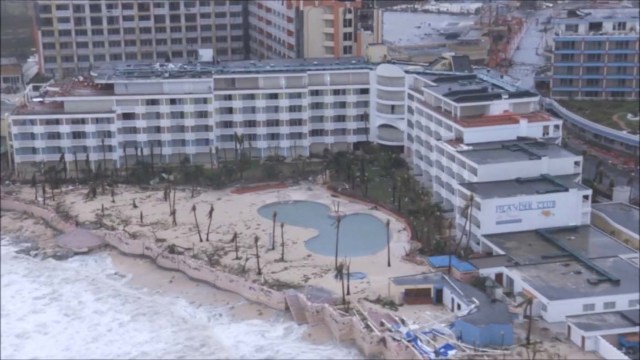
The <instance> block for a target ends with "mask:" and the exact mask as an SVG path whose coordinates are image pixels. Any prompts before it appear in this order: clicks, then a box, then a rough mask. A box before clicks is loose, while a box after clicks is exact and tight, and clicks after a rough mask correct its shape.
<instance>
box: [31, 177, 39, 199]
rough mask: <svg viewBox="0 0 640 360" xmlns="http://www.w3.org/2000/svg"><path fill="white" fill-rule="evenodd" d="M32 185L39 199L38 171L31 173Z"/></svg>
mask: <svg viewBox="0 0 640 360" xmlns="http://www.w3.org/2000/svg"><path fill="white" fill-rule="evenodd" d="M31 187H32V188H33V190H34V191H33V192H34V193H35V194H36V201H38V182H37V181H36V173H33V175H31Z"/></svg>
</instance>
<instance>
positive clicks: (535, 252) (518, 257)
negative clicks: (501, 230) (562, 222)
mask: <svg viewBox="0 0 640 360" xmlns="http://www.w3.org/2000/svg"><path fill="white" fill-rule="evenodd" d="M545 230H546V231H547V232H548V233H549V234H550V235H551V236H553V237H554V238H555V239H556V241H558V242H559V243H560V244H562V245H563V246H566V247H568V248H569V249H570V250H571V251H573V252H575V253H577V254H579V255H581V256H584V257H586V258H589V259H596V258H604V257H612V256H618V255H629V254H634V253H635V251H634V250H633V249H631V248H629V247H627V246H626V245H624V244H623V243H621V242H620V241H618V240H617V239H614V238H612V237H611V236H609V235H607V234H605V233H604V232H602V231H600V230H598V229H596V228H594V227H593V226H591V225H583V226H578V227H571V228H556V229H545ZM484 238H485V239H487V241H489V242H490V243H491V244H493V245H494V246H496V247H497V248H498V249H500V251H502V252H504V253H505V255H506V256H508V257H509V258H510V259H512V260H513V261H512V262H509V261H507V263H506V264H507V265H506V266H515V265H531V264H543V263H551V262H559V261H568V260H572V259H574V256H572V255H571V254H570V253H568V252H566V251H565V250H564V249H562V248H561V247H559V246H558V245H556V244H553V243H551V242H550V241H548V240H546V238H545V237H544V236H543V235H542V234H541V232H540V231H538V230H531V231H519V232H512V233H505V234H494V235H484ZM475 260H480V259H470V260H469V262H471V263H472V264H474V265H475V263H474V261H475ZM636 272H637V270H636Z"/></svg>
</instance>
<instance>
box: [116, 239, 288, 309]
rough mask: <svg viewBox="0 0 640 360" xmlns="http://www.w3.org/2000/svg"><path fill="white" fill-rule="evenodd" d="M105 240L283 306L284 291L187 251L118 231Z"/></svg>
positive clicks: (251, 297) (276, 306) (256, 299)
mask: <svg viewBox="0 0 640 360" xmlns="http://www.w3.org/2000/svg"><path fill="white" fill-rule="evenodd" d="M105 241H106V242H107V243H109V244H110V245H112V246H114V247H116V248H117V249H118V250H120V251H122V252H125V253H127V254H131V255H144V256H147V257H149V258H151V259H153V260H154V261H155V263H156V264H157V265H158V266H161V267H163V268H167V269H172V270H178V271H182V272H183V273H185V274H187V275H189V276H190V277H192V278H194V279H197V280H201V281H204V282H207V283H209V284H211V285H213V286H215V287H218V288H220V289H223V290H227V291H231V292H234V293H236V294H239V295H241V296H242V297H244V298H246V299H247V300H250V301H254V302H257V303H261V304H264V305H266V306H269V307H271V308H274V309H277V310H285V301H284V294H283V293H282V292H280V291H275V290H272V289H269V288H267V287H264V286H261V285H258V284H254V283H251V282H249V281H247V280H245V279H243V278H241V277H238V276H235V275H231V274H228V273H226V272H224V271H220V270H216V269H214V268H212V267H210V266H208V265H207V264H206V263H205V262H203V261H202V260H197V259H194V258H191V257H189V256H188V255H172V254H169V253H166V252H163V250H162V249H161V248H159V247H158V246H157V245H156V244H155V243H154V242H151V241H144V240H132V239H130V238H129V237H128V236H127V235H126V234H125V233H123V232H119V231H114V232H111V233H108V234H106V236H105Z"/></svg>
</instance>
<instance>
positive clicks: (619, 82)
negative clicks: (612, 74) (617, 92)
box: [616, 79, 627, 87]
mask: <svg viewBox="0 0 640 360" xmlns="http://www.w3.org/2000/svg"><path fill="white" fill-rule="evenodd" d="M616 85H617V86H618V87H625V86H627V80H625V79H617V80H616Z"/></svg>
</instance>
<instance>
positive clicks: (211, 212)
mask: <svg viewBox="0 0 640 360" xmlns="http://www.w3.org/2000/svg"><path fill="white" fill-rule="evenodd" d="M207 217H208V218H209V225H207V242H209V232H210V230H211V220H213V204H212V205H211V207H210V208H209V212H208V213H207Z"/></svg>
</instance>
